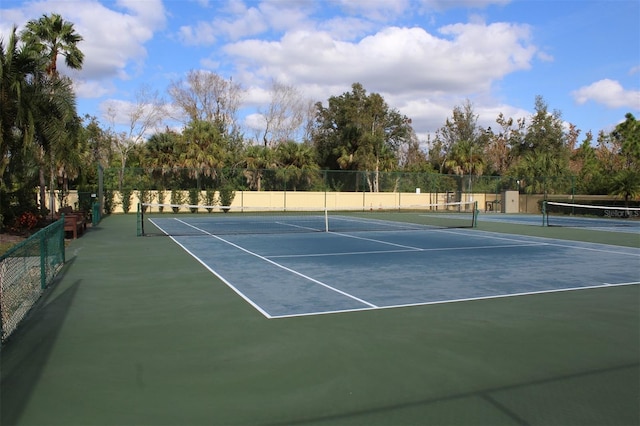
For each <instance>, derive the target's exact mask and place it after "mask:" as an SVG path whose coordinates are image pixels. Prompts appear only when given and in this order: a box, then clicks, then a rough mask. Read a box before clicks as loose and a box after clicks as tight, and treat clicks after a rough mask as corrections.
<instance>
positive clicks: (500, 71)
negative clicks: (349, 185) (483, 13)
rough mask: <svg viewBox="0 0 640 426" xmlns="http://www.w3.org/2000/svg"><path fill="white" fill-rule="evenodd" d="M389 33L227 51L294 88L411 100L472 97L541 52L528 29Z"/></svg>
mask: <svg viewBox="0 0 640 426" xmlns="http://www.w3.org/2000/svg"><path fill="white" fill-rule="evenodd" d="M440 32H441V34H443V35H444V36H445V37H441V36H437V35H433V34H430V33H428V32H427V31H425V30H424V29H422V28H398V27H389V28H385V29H382V30H381V31H379V32H378V33H376V34H373V35H370V36H368V37H365V38H363V39H361V40H359V41H357V42H347V41H342V40H339V39H337V38H335V37H333V36H332V35H331V34H329V33H327V32H318V31H292V32H288V33H286V34H285V35H284V36H283V37H282V38H281V39H280V40H278V41H264V40H245V41H240V42H236V43H231V44H229V45H227V46H226V47H225V48H224V50H225V52H226V53H227V54H229V55H230V56H232V57H235V58H236V59H237V64H238V67H239V70H240V71H241V72H250V73H253V74H254V75H255V76H257V77H260V78H262V79H265V78H274V79H277V80H279V81H283V82H286V83H288V84H294V85H305V84H311V83H314V84H320V85H333V86H344V85H347V87H348V86H350V85H351V83H353V82H361V83H362V84H363V85H364V86H365V88H367V89H368V90H372V91H380V92H389V93H405V92H411V93H413V94H414V95H416V94H420V93H425V94H434V93H435V94H438V93H474V92H483V91H487V90H488V89H489V88H490V87H491V84H492V83H493V82H494V81H496V80H499V79H501V78H503V77H504V76H505V75H507V74H509V73H511V72H514V71H516V70H523V69H528V68H530V67H531V61H532V60H533V58H534V57H535V53H536V51H537V49H536V47H535V46H533V45H531V44H530V41H529V38H530V36H529V28H528V27H527V26H521V25H512V24H503V23H496V24H490V25H484V24H458V25H450V26H446V27H443V28H441V29H440Z"/></svg>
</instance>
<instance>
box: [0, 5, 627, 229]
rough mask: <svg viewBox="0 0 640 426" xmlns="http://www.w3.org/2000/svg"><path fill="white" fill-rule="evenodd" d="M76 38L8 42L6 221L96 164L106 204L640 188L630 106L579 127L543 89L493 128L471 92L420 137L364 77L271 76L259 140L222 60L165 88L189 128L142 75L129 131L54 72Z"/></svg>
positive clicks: (77, 65) (1, 135) (1, 166)
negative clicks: (342, 87) (332, 90)
mask: <svg viewBox="0 0 640 426" xmlns="http://www.w3.org/2000/svg"><path fill="white" fill-rule="evenodd" d="M81 42H82V37H81V36H80V35H79V34H77V33H76V32H75V30H74V27H73V24H72V23H69V22H67V21H65V20H64V19H63V18H62V17H61V16H59V15H56V14H52V15H50V16H46V15H45V16H43V17H41V18H40V19H37V20H33V21H30V22H29V23H28V25H27V26H26V27H25V29H24V31H22V33H20V34H18V33H17V32H16V29H15V28H14V30H13V32H12V33H11V35H10V37H9V38H8V40H7V41H6V42H5V41H4V40H2V41H1V42H0V66H1V74H0V98H1V99H2V102H1V103H0V176H1V177H2V179H1V183H0V226H1V227H2V228H13V227H15V226H16V221H17V219H18V218H19V217H20V216H21V215H22V214H23V213H24V212H32V213H34V214H38V215H39V216H40V217H41V218H42V217H46V215H47V214H48V213H50V210H51V209H52V208H54V206H53V205H49V206H47V205H45V188H49V189H50V190H52V191H53V190H57V191H58V192H57V194H58V198H57V202H58V207H60V206H62V205H64V204H65V203H66V202H67V200H66V194H68V191H69V189H77V190H78V191H84V192H96V191H97V186H98V175H99V173H98V169H99V168H100V167H101V168H102V169H103V170H104V171H105V176H104V179H105V181H104V185H105V196H106V199H105V210H106V211H107V212H109V211H110V210H111V209H112V208H113V203H114V199H113V191H122V192H124V193H125V195H126V194H138V195H142V196H144V197H146V196H147V194H148V192H147V191H150V190H162V191H164V192H163V194H166V196H167V198H168V194H169V193H171V194H172V200H171V201H172V202H175V201H177V199H176V197H181V195H179V194H177V193H175V194H174V192H175V191H176V190H178V189H180V190H188V189H192V190H194V191H205V190H209V191H216V190H219V189H225V191H231V193H232V192H233V191H235V190H255V191H263V190H287V191H305V190H341V191H372V192H376V191H413V190H414V189H415V188H417V187H421V188H425V190H431V191H439V192H443V191H454V192H473V191H485V192H498V191H502V190H504V189H517V190H520V191H523V192H525V193H537V194H554V193H555V194H571V193H578V194H611V195H616V196H619V197H620V198H621V199H624V200H625V201H626V202H627V203H629V202H631V201H632V200H634V199H636V198H637V197H638V196H639V195H640V124H639V122H638V121H637V120H636V118H635V117H634V116H633V115H632V114H631V113H629V114H627V115H626V116H625V121H623V122H621V123H620V124H618V125H617V126H616V127H615V129H613V131H611V132H605V131H600V132H599V133H598V134H597V136H594V135H593V134H592V133H591V132H588V133H586V134H584V135H581V131H580V129H577V128H576V127H575V126H573V125H571V124H570V123H566V122H564V121H563V120H562V114H561V113H560V112H559V111H555V110H553V111H552V110H550V109H549V106H548V105H547V104H546V102H545V100H544V99H543V97H542V96H537V97H536V99H535V102H534V109H535V112H534V113H533V114H532V115H531V116H530V117H528V118H520V119H517V120H515V119H513V118H510V117H506V116H504V115H503V114H499V115H498V117H497V118H496V120H495V122H496V126H495V128H493V129H492V128H491V127H489V128H486V129H485V128H482V127H481V126H479V125H478V116H477V114H475V112H474V110H473V105H472V104H471V103H470V102H469V101H467V102H465V103H464V104H463V105H461V106H456V107H455V108H454V109H453V111H452V115H451V117H450V118H448V119H447V120H446V121H445V123H444V124H443V126H442V127H441V128H439V129H437V131H436V132H435V136H434V137H433V139H432V140H429V141H419V140H418V137H417V135H416V133H415V131H414V130H413V128H412V125H411V123H412V119H411V117H407V116H404V115H402V114H400V113H399V112H398V111H397V110H395V109H394V108H391V107H390V106H389V105H388V104H387V103H386V101H385V100H384V98H383V97H382V96H381V95H380V94H378V93H367V91H366V90H365V88H364V87H363V86H362V85H361V84H360V83H354V84H353V85H352V87H351V91H350V92H346V93H343V94H341V95H338V96H331V97H330V98H329V99H328V100H327V102H326V103H322V102H315V103H314V102H312V101H309V100H305V99H304V98H303V97H302V96H301V94H300V93H299V91H297V90H296V89H295V88H294V87H290V86H287V85H285V84H282V83H278V82H274V84H273V87H272V88H271V92H270V94H271V97H272V99H271V100H270V103H269V105H268V107H267V108H264V109H263V108H260V109H259V112H260V114H261V115H262V117H263V118H264V120H265V124H266V129H265V130H264V131H263V132H261V133H260V134H257V135H255V138H254V139H252V138H251V137H250V136H249V135H246V134H244V133H243V131H242V129H241V128H240V126H239V125H238V121H239V120H238V117H237V111H238V109H239V107H240V104H241V99H242V96H241V95H242V90H243V89H242V88H241V87H240V86H239V85H238V84H237V83H234V82H233V81H232V80H231V79H225V78H223V77H221V76H219V75H217V74H215V73H208V72H204V71H191V72H189V73H188V74H187V75H186V76H185V78H184V80H180V81H176V82H173V83H172V84H171V86H170V87H168V88H167V94H168V95H169V97H170V98H171V104H172V111H174V112H175V111H179V112H181V114H182V116H183V117H184V118H185V122H184V127H183V128H182V130H180V131H176V130H171V129H170V128H169V127H167V126H166V125H165V123H166V122H168V120H169V118H170V116H169V113H168V111H169V108H168V106H167V104H166V103H165V101H164V100H163V99H162V97H161V96H160V95H159V94H158V93H154V92H151V91H150V90H149V89H148V88H141V89H140V91H139V93H137V96H136V98H137V101H136V103H135V105H133V106H132V107H131V110H130V111H128V112H127V113H126V114H125V115H126V116H127V117H128V120H129V122H127V123H117V124H118V125H122V127H123V128H126V129H128V130H127V131H126V132H121V131H118V130H117V126H116V122H115V117H116V106H115V105H114V106H113V107H108V108H107V113H106V115H105V117H104V119H105V120H106V123H101V122H100V121H99V120H98V118H96V117H91V116H85V117H79V116H78V114H77V111H76V106H75V94H74V92H73V89H72V85H71V81H70V80H69V79H68V78H67V77H64V76H60V75H59V74H58V71H57V69H56V66H55V64H56V59H57V56H58V55H63V56H64V58H65V62H66V64H67V65H68V66H69V67H70V68H73V69H81V67H82V63H83V59H84V57H83V54H82V51H81ZM160 128H164V129H165V130H164V131H159V132H155V133H154V132H153V131H152V130H151V129H160ZM581 137H582V138H583V139H581ZM425 146H426V147H427V148H426V149H425ZM116 171H117V172H116ZM347 172H349V173H347ZM402 173H404V175H402V176H403V179H400V177H399V176H401V174H402ZM409 176H410V177H409ZM38 188H39V192H38V190H37V189H38ZM134 191H135V192H134ZM195 194H196V192H193V194H192V198H193V200H195V199H196V198H195ZM213 194H214V193H211V194H209V197H208V199H207V200H206V201H213V200H214V195H213ZM50 198H51V199H55V197H50ZM183 201H184V200H183ZM215 201H217V202H221V200H219V199H218V200H215ZM124 203H125V204H126V203H127V199H125V201H124ZM123 207H125V206H123ZM129 208H130V206H129Z"/></svg>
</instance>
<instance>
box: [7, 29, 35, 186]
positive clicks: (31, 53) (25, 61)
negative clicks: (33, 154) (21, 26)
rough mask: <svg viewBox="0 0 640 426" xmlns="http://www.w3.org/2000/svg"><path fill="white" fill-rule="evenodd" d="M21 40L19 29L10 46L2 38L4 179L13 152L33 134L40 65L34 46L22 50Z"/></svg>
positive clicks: (11, 39)
mask: <svg viewBox="0 0 640 426" xmlns="http://www.w3.org/2000/svg"><path fill="white" fill-rule="evenodd" d="M18 41H19V40H18V37H17V35H16V28H15V27H14V28H13V31H12V32H11V34H10V36H9V41H8V43H7V44H6V45H5V43H4V40H2V39H0V177H3V176H4V172H5V169H6V167H7V166H8V164H9V162H10V160H11V158H12V157H13V156H12V155H11V152H12V151H13V150H15V149H17V148H18V146H19V145H20V142H21V139H23V140H28V139H30V138H31V136H32V134H33V125H34V124H33V119H34V116H33V114H32V113H31V110H32V108H31V107H30V100H31V99H30V97H29V93H30V92H29V81H30V80H39V76H38V73H39V70H40V62H39V61H38V59H39V57H38V55H37V52H36V51H35V50H34V49H32V46H30V45H23V46H22V47H19V46H18ZM2 182H5V180H4V179H2Z"/></svg>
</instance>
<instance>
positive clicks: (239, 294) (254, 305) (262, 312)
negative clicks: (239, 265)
mask: <svg viewBox="0 0 640 426" xmlns="http://www.w3.org/2000/svg"><path fill="white" fill-rule="evenodd" d="M175 220H178V219H175ZM149 221H150V222H151V223H153V224H154V225H155V226H156V227H157V228H158V229H159V230H160V231H162V232H163V233H164V234H165V235H167V236H169V238H171V239H172V240H173V242H174V243H176V244H177V245H179V246H180V247H182V249H183V250H184V251H186V252H187V253H189V254H190V255H191V257H193V258H194V259H195V260H197V261H198V263H200V264H201V265H202V266H204V267H205V268H206V269H207V270H208V271H209V272H211V273H212V274H213V275H215V276H216V277H218V278H219V279H220V281H222V282H223V283H225V284H226V285H227V286H228V287H229V288H230V289H231V290H233V291H234V292H235V293H236V294H237V295H238V296H240V297H241V298H242V299H244V300H245V302H247V303H248V304H249V305H251V306H253V307H254V308H255V309H256V310H257V311H258V312H260V313H261V314H262V315H264V316H265V317H267V318H269V319H271V318H274V317H272V316H271V315H270V314H269V313H268V312H266V311H265V310H264V309H262V308H261V307H260V306H259V305H257V304H256V303H254V302H253V300H251V299H250V298H248V297H247V296H246V295H245V294H244V293H242V292H241V291H240V290H239V289H238V288H236V287H235V286H234V285H233V284H231V283H230V282H229V281H227V279H226V278H225V277H223V276H222V275H220V274H219V273H218V272H216V271H215V270H213V269H212V268H211V267H210V266H209V265H207V264H206V263H205V262H204V261H202V259H200V258H199V257H198V256H196V255H195V254H194V253H193V252H192V251H191V250H189V249H188V248H187V247H185V246H184V245H183V244H182V243H181V242H179V241H178V240H176V239H175V238H174V237H173V236H171V235H169V234H167V233H166V232H165V231H164V229H162V228H161V227H160V226H158V225H157V224H156V223H155V222H154V221H153V219H149Z"/></svg>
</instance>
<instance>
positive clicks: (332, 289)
mask: <svg viewBox="0 0 640 426" xmlns="http://www.w3.org/2000/svg"><path fill="white" fill-rule="evenodd" d="M177 220H178V221H179V222H181V223H183V224H185V225H187V226H189V227H191V228H193V229H196V230H198V231H200V232H202V233H204V234H207V235H209V236H211V237H213V238H215V239H217V240H219V241H222V242H223V243H226V244H229V245H230V246H232V247H235V248H237V249H238V250H241V251H243V252H245V253H247V254H249V255H251V256H254V257H257V258H258V259H261V260H264V261H265V262H267V263H270V264H272V265H273V266H276V267H278V268H280V269H284V270H285V271H287V272H291V273H292V274H294V275H297V276H299V277H302V278H304V279H306V280H309V281H311V282H313V283H315V284H319V285H321V286H323V287H325V288H328V289H329V290H331V291H334V292H336V293H338V294H341V295H343V296H346V297H348V298H350V299H353V300H355V301H357V302H360V303H362V304H364V305H367V306H369V307H371V308H377V307H378V306H376V305H374V304H373V303H369V302H367V301H366V300H364V299H360V298H359V297H356V296H354V295H352V294H349V293H347V292H345V291H342V290H340V289H337V288H335V287H332V286H330V285H329V284H325V283H323V282H322V281H318V280H316V279H315V278H311V277H309V276H307V275H305V274H302V273H300V272H298V271H296V270H293V269H291V268H287V267H286V266H284V265H281V264H279V263H277V262H274V261H272V260H270V259H267V258H266V257H264V256H260V255H259V254H257V253H254V252H252V251H250V250H247V249H245V248H244V247H241V246H239V245H237V244H234V243H232V242H231V241H228V240H225V239H224V238H221V237H219V236H217V235H214V234H211V233H210V232H207V231H205V230H204V229H201V228H198V227H196V226H193V225H190V224H189V223H187V222H184V221H183V220H180V219H177ZM174 241H175V240H174ZM180 246H181V247H183V248H184V246H182V245H180ZM189 254H191V255H192V256H194V255H193V254H192V253H190V252H189ZM194 257H196V256H194ZM196 259H198V258H197V257H196ZM200 263H202V262H200ZM261 312H262V310H261Z"/></svg>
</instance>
